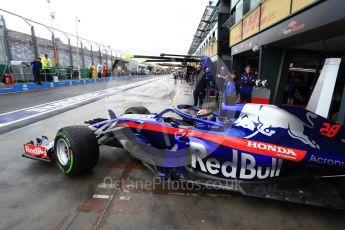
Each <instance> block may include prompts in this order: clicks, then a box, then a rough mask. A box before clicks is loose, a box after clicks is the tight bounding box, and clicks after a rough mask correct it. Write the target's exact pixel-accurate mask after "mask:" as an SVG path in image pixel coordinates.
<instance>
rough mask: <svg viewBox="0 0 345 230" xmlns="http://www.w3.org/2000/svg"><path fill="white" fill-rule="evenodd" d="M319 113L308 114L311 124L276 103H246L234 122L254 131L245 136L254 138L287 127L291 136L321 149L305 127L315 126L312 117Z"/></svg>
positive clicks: (268, 134)
mask: <svg viewBox="0 0 345 230" xmlns="http://www.w3.org/2000/svg"><path fill="white" fill-rule="evenodd" d="M316 117H317V115H316V114H313V113H311V112H308V113H307V114H306V118H307V120H308V122H309V124H306V123H304V122H303V121H302V120H301V119H299V118H298V117H296V116H295V115H293V114H291V113H289V112H287V111H285V110H283V109H281V108H279V107H277V106H274V105H262V104H246V105H244V107H243V109H242V111H241V114H240V116H239V118H238V119H237V120H236V121H235V122H234V124H235V126H237V127H242V128H245V129H249V130H251V131H253V133H252V134H250V135H248V136H246V137H245V138H248V139H249V138H252V137H254V136H255V135H257V134H259V133H260V134H263V135H265V136H269V137H270V136H272V135H274V134H275V133H276V130H275V129H277V128H281V129H285V130H286V131H287V132H288V134H289V136H290V137H292V138H294V139H297V140H299V141H301V142H303V143H304V144H306V145H309V146H310V147H312V148H316V149H319V148H320V146H319V145H318V144H317V143H316V142H315V141H313V140H311V139H310V138H309V137H308V136H307V135H305V134H304V128H305V127H308V128H313V127H314V123H313V122H312V120H311V119H312V118H316Z"/></svg>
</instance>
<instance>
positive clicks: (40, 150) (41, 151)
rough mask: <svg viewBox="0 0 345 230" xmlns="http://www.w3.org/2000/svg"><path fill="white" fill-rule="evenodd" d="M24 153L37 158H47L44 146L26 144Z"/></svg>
mask: <svg viewBox="0 0 345 230" xmlns="http://www.w3.org/2000/svg"><path fill="white" fill-rule="evenodd" d="M24 151H25V153H26V154H28V155H31V156H35V157H42V158H45V157H47V149H46V147H44V146H37V145H31V144H24Z"/></svg>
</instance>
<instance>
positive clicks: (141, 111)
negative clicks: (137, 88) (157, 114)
mask: <svg viewBox="0 0 345 230" xmlns="http://www.w3.org/2000/svg"><path fill="white" fill-rule="evenodd" d="M124 114H150V111H149V110H148V109H147V108H145V107H144V106H136V107H130V108H128V109H126V111H125V113H124Z"/></svg>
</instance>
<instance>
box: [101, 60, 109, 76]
mask: <svg viewBox="0 0 345 230" xmlns="http://www.w3.org/2000/svg"><path fill="white" fill-rule="evenodd" d="M102 77H108V65H107V63H104V64H103V67H102Z"/></svg>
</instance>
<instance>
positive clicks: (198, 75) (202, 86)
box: [193, 64, 213, 108]
mask: <svg viewBox="0 0 345 230" xmlns="http://www.w3.org/2000/svg"><path fill="white" fill-rule="evenodd" d="M195 69H196V71H195V88H194V92H193V96H194V106H199V107H200V108H201V107H202V104H203V101H204V98H205V95H206V90H207V89H208V87H209V79H208V78H207V77H206V72H205V71H203V70H202V68H201V65H200V64H198V65H196V68H195ZM209 74H210V73H209ZM209 74H208V77H211V75H209ZM212 77H213V76H212Z"/></svg>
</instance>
